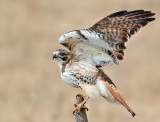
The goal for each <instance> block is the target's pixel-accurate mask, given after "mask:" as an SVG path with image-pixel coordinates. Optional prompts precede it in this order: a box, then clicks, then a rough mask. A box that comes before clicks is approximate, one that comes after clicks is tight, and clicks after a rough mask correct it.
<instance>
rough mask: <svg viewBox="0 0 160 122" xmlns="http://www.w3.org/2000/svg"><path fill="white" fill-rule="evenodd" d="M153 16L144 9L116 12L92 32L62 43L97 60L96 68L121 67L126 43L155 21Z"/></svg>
mask: <svg viewBox="0 0 160 122" xmlns="http://www.w3.org/2000/svg"><path fill="white" fill-rule="evenodd" d="M153 15H155V14H154V13H151V12H150V11H144V10H136V11H130V12H127V11H120V12H116V13H113V14H111V15H109V16H107V17H105V18H104V19H102V20H100V21H99V22H98V23H96V24H95V25H93V26H92V27H91V28H89V29H83V30H76V31H71V32H68V33H66V34H64V35H62V36H61V37H60V39H59V42H60V43H61V44H62V45H64V46H65V47H67V48H69V49H70V50H71V52H73V53H74V54H75V55H76V56H78V57H80V56H82V57H84V56H85V58H86V59H89V60H93V62H94V63H95V65H96V66H99V67H102V66H105V65H117V64H119V60H122V59H123V56H124V52H123V50H124V49H125V48H126V47H125V42H126V41H127V40H128V39H129V38H130V37H131V36H132V35H134V34H135V33H136V32H137V31H138V30H139V29H140V28H141V27H143V26H145V25H147V24H148V22H151V21H153V20H154V19H155V18H151V17H152V16H153Z"/></svg>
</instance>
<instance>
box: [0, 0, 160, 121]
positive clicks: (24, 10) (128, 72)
mask: <svg viewBox="0 0 160 122" xmlns="http://www.w3.org/2000/svg"><path fill="white" fill-rule="evenodd" d="M159 4H160V1H159V0H152V1H150V0H141V1H140V0H134V1H129V0H121V1H118V0H110V1H106V0H101V1H99V0H97V1H92V2H91V1H89V0H86V1H82V0H81V1H75V0H59V1H58V0H1V1H0V122H62V121H64V120H65V121H67V122H74V121H75V120H74V116H73V115H72V110H73V103H74V102H75V95H76V94H77V93H81V90H79V89H74V88H71V87H70V86H68V85H66V84H65V83H63V82H62V80H61V78H60V74H59V68H58V67H57V66H56V64H55V63H53V61H52V51H53V50H55V49H57V48H62V46H61V45H60V44H59V43H58V39H59V36H60V35H61V34H63V33H65V32H67V31H70V30H75V29H81V28H86V27H89V26H91V25H93V24H94V23H95V22H96V21H98V20H99V19H101V18H102V17H104V16H106V15H108V14H110V13H112V12H115V11H118V10H124V9H127V10H135V9H145V10H151V11H153V12H155V13H157V15H156V18H157V20H156V21H155V22H152V23H150V24H149V25H148V26H147V27H145V28H144V29H142V30H141V31H140V32H139V33H138V34H137V35H136V36H134V37H133V38H132V39H131V41H130V43H129V44H128V46H127V51H126V56H125V59H124V61H123V62H121V65H120V66H118V67H105V68H104V70H105V72H106V73H107V74H108V75H109V76H110V77H111V78H112V79H113V81H114V83H115V84H116V85H117V87H118V88H119V91H120V92H121V94H122V96H124V98H125V100H126V101H127V102H128V104H129V105H130V106H131V108H133V110H134V111H135V112H136V113H137V115H138V118H136V119H134V118H132V117H131V116H130V114H129V113H128V112H127V111H126V110H125V109H124V108H123V107H122V106H118V105H114V104H109V103H107V102H106V101H105V100H104V99H101V100H100V101H99V102H93V101H91V100H90V101H89V102H88V103H87V106H88V107H89V112H88V118H89V120H90V122H98V121H99V122H117V121H121V122H133V121H134V122H150V121H152V122H158V121H160V116H159V111H160V71H159V70H160V56H159V54H158V53H159V52H160V48H159V45H160V40H159V39H160V35H159V32H160V26H159V23H160V21H159V18H160V13H159V12H160V10H159Z"/></svg>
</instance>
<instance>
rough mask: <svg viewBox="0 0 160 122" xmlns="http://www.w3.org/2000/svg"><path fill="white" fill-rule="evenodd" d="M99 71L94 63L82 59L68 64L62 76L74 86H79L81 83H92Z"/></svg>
mask: <svg viewBox="0 0 160 122" xmlns="http://www.w3.org/2000/svg"><path fill="white" fill-rule="evenodd" d="M97 72H98V69H97V68H95V67H94V66H93V65H92V64H90V63H88V62H87V61H80V62H75V63H72V64H71V65H70V64H67V66H66V68H65V71H64V72H63V73H61V77H62V79H63V80H64V82H66V83H67V84H69V85H71V86H73V87H79V83H92V82H94V78H95V76H96V74H97Z"/></svg>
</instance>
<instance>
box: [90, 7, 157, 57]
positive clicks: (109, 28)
mask: <svg viewBox="0 0 160 122" xmlns="http://www.w3.org/2000/svg"><path fill="white" fill-rule="evenodd" d="M154 15H155V14H154V13H151V11H144V10H135V11H129V12H127V11H119V12H116V13H113V14H111V15H109V16H107V17H105V18H103V19H102V20H100V21H99V22H97V23H96V24H95V25H93V26H92V27H91V28H90V29H91V30H94V31H97V32H103V33H105V34H106V35H107V36H109V37H110V38H113V39H114V40H116V45H117V47H120V48H119V49H116V50H115V51H114V53H115V55H116V56H117V58H118V59H119V60H122V59H123V56H124V52H123V50H124V49H125V48H126V47H125V43H126V41H128V40H129V39H130V38H131V36H132V35H134V34H135V33H136V32H137V31H138V30H140V28H141V27H144V26H146V25H147V24H148V23H149V22H151V21H153V20H155V18H151V17H152V16H154Z"/></svg>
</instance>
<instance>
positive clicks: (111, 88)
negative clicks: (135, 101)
mask: <svg viewBox="0 0 160 122" xmlns="http://www.w3.org/2000/svg"><path fill="white" fill-rule="evenodd" d="M105 86H106V88H107V90H108V91H109V92H110V93H111V95H112V96H113V97H114V98H115V99H116V100H117V101H118V102H119V103H121V104H122V105H123V106H124V107H125V108H126V109H127V110H128V111H129V112H130V113H131V114H132V116H133V117H135V116H136V114H135V113H134V112H133V111H132V109H131V108H130V107H129V106H128V105H127V103H126V102H125V101H124V100H123V98H122V97H121V95H120V94H119V93H118V91H117V89H116V88H115V87H114V86H113V85H112V84H105Z"/></svg>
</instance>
